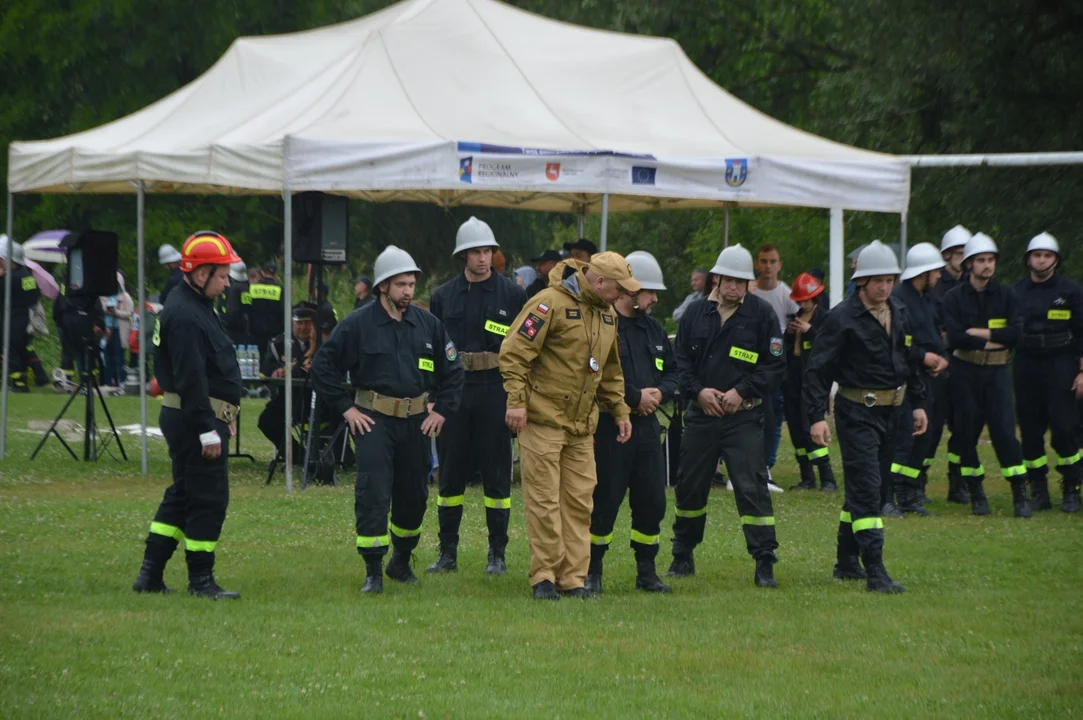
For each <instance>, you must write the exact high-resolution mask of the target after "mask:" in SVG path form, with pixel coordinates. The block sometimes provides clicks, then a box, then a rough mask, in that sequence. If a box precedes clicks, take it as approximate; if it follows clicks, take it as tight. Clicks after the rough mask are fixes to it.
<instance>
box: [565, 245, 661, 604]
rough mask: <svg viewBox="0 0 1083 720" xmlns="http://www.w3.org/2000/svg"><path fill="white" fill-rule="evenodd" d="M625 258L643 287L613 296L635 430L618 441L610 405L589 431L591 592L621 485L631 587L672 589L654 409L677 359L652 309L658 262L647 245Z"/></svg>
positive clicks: (596, 589) (598, 580) (597, 588)
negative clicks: (661, 551)
mask: <svg viewBox="0 0 1083 720" xmlns="http://www.w3.org/2000/svg"><path fill="white" fill-rule="evenodd" d="M625 260H626V261H627V262H628V266H629V267H631V268H632V277H634V278H635V279H636V280H638V281H639V283H640V285H641V286H642V288H643V289H642V290H640V291H639V292H637V293H635V294H630V293H623V294H622V295H621V296H620V297H619V298H618V299H617V301H616V302H615V303H613V308H614V309H615V310H616V311H617V338H618V340H619V344H620V364H621V367H622V368H623V370H624V401H625V403H626V404H627V405H628V407H630V408H631V410H632V438H631V440H629V441H628V442H625V443H620V442H617V423H616V421H615V420H614V419H613V416H612V415H611V414H609V413H607V412H602V413H600V414H599V415H598V429H597V430H596V431H595V433H594V461H595V467H596V470H597V474H598V485H597V486H596V487H595V488H594V510H593V511H592V512H591V515H590V566H589V568H588V570H587V578H586V583H585V585H584V587H585V588H586V589H587V591H589V592H591V593H594V594H595V595H600V594H601V592H602V566H603V558H604V557H605V554H606V551H607V550H608V549H609V546H610V544H611V543H612V541H613V525H614V524H615V523H616V520H617V513H618V512H620V506H621V505H622V504H623V503H624V496H625V494H626V493H627V494H628V495H629V504H630V505H631V508H632V531H631V539H630V542H629V546H630V547H631V548H632V552H633V553H635V560H636V580H635V587H636V589H637V590H645V591H647V592H653V593H667V592H669V591H670V587H669V585H666V584H665V583H663V582H662V581H661V580H660V579H659V578H658V572H657V570H656V569H655V558H656V557H657V556H658V541H659V538H660V536H661V532H662V518H664V517H665V514H666V469H665V462H664V459H663V456H662V426H661V425H660V424H659V422H658V415H657V411H658V409H659V408H660V407H661V406H662V405H664V404H666V403H668V402H670V401H672V400H673V398H674V396H675V395H676V393H677V363H676V357H675V356H674V355H673V349H672V348H671V347H670V344H669V338H667V337H666V331H665V330H664V329H663V328H662V326H661V325H660V324H659V323H658V321H657V320H655V319H654V318H652V317H651V315H650V311H651V308H652V307H653V306H654V304H655V303H657V302H658V291H660V290H665V289H666V286H665V283H664V282H663V279H662V268H661V267H660V266H659V265H658V261H657V260H655V259H654V256H653V255H651V254H650V253H647V252H633V253H630V254H629V255H627V256H626V257H625Z"/></svg>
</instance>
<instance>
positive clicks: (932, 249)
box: [899, 242, 947, 280]
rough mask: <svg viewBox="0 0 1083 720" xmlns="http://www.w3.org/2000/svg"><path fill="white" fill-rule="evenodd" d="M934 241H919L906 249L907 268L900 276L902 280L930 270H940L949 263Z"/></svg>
mask: <svg viewBox="0 0 1083 720" xmlns="http://www.w3.org/2000/svg"><path fill="white" fill-rule="evenodd" d="M940 253H941V251H940V250H937V249H936V245H933V244H932V243H927V242H924V243H918V244H917V245H915V246H914V247H912V248H910V249H909V250H907V251H906V269H905V270H903V274H902V275H901V276H900V277H899V279H900V280H910V279H912V278H916V277H917V276H918V275H921V274H923V273H927V272H929V271H930V270H939V269H940V268H942V267H944V265H946V264H947V263H945V262H944V257H943V256H942V255H941V254H940Z"/></svg>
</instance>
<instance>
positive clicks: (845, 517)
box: [839, 510, 853, 523]
mask: <svg viewBox="0 0 1083 720" xmlns="http://www.w3.org/2000/svg"><path fill="white" fill-rule="evenodd" d="M839 522H844V523H852V522H853V519H852V518H851V517H850V513H848V512H846V511H845V510H843V511H842V513H841V514H840V515H839Z"/></svg>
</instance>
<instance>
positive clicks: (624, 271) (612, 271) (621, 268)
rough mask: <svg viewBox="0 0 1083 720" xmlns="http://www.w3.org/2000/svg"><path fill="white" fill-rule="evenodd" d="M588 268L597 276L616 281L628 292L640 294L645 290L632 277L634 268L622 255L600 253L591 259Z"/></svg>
mask: <svg viewBox="0 0 1083 720" xmlns="http://www.w3.org/2000/svg"><path fill="white" fill-rule="evenodd" d="M587 267H588V269H589V270H590V271H591V272H593V273H594V274H596V275H601V276H602V277H604V278H605V279H607V280H614V281H616V283H617V284H618V285H620V286H621V287H622V288H624V289H625V290H627V291H628V292H639V291H640V290H642V289H643V286H642V285H640V284H639V281H638V280H636V279H635V278H634V277H632V266H631V265H629V264H628V262H627V261H626V260H625V259H624V257H623V256H621V254H620V253H615V252H604V253H598V254H597V255H594V256H592V257H591V258H590V264H589V265H588V266H587Z"/></svg>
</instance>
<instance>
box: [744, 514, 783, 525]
mask: <svg viewBox="0 0 1083 720" xmlns="http://www.w3.org/2000/svg"><path fill="white" fill-rule="evenodd" d="M741 524H742V525H760V526H765V525H774V524H775V519H774V518H773V517H755V516H753V515H742V516H741Z"/></svg>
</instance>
